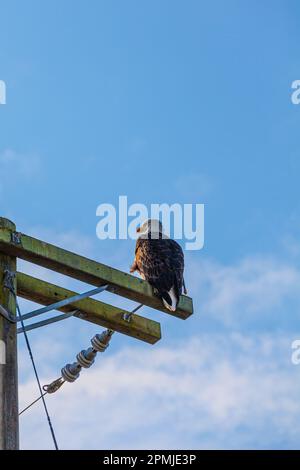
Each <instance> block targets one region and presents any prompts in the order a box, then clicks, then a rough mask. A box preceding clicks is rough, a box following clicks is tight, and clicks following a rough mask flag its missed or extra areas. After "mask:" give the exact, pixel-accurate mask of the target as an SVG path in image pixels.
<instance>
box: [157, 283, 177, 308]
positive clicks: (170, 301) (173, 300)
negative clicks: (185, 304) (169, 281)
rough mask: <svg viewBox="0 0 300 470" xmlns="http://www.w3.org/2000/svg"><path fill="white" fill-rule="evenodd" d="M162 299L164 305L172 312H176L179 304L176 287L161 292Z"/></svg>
mask: <svg viewBox="0 0 300 470" xmlns="http://www.w3.org/2000/svg"><path fill="white" fill-rule="evenodd" d="M161 297H162V301H163V303H164V306H165V307H166V308H167V309H168V310H170V311H171V312H175V311H176V308H177V305H178V301H179V299H178V297H177V296H176V292H175V289H174V287H172V288H171V289H170V290H169V292H162V293H161Z"/></svg>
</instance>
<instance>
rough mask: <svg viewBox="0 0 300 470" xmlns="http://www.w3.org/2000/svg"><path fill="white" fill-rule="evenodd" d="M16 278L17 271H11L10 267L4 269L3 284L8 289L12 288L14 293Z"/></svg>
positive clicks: (11, 290)
mask: <svg viewBox="0 0 300 470" xmlns="http://www.w3.org/2000/svg"><path fill="white" fill-rule="evenodd" d="M15 279H16V273H15V272H14V271H10V270H9V269H5V270H4V279H3V285H4V287H6V289H8V290H10V292H11V293H12V294H15Z"/></svg>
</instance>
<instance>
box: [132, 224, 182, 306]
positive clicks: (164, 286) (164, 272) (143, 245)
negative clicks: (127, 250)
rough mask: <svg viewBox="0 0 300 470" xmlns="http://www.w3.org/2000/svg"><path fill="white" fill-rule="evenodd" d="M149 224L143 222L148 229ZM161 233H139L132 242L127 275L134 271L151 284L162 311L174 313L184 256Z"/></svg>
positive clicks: (178, 295) (178, 247) (178, 246)
mask: <svg viewBox="0 0 300 470" xmlns="http://www.w3.org/2000/svg"><path fill="white" fill-rule="evenodd" d="M149 222H151V221H147V224H148V226H150V223H149ZM152 224H153V223H152ZM144 225H145V224H144ZM159 227H161V225H160V226H159ZM161 232H162V228H161V229H160V230H159V231H158V232H156V233H154V234H153V233H151V231H147V230H144V231H143V232H142V235H141V237H140V238H138V240H137V242H136V249H135V260H134V263H133V265H132V267H131V272H134V271H138V272H139V273H140V275H141V276H142V278H143V279H145V280H146V281H148V282H149V283H150V284H151V286H152V287H153V288H154V290H155V292H156V293H157V295H158V296H159V297H160V298H161V299H162V300H163V301H164V304H165V305H166V307H167V308H169V309H170V310H173V311H174V310H176V307H177V304H178V301H179V297H180V295H181V293H182V287H183V284H184V281H183V271H184V255H183V251H182V248H181V247H180V245H179V244H178V243H177V242H176V241H174V240H171V239H169V238H167V237H166V236H164V235H162V233H161Z"/></svg>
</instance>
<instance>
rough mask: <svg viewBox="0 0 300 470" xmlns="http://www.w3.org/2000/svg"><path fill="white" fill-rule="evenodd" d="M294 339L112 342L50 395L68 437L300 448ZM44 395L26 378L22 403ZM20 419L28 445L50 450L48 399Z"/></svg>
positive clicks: (89, 441) (89, 444) (68, 441)
mask: <svg viewBox="0 0 300 470" xmlns="http://www.w3.org/2000/svg"><path fill="white" fill-rule="evenodd" d="M290 342H291V338H289V337H281V336H279V335H278V336H273V337H272V336H260V337H257V338H254V337H249V336H242V335H239V334H231V335H230V336H228V337H224V336H223V335H217V334H212V335H205V336H203V337H201V338H195V337H194V338H190V339H189V340H188V341H185V342H184V343H180V344H174V345H173V347H168V348H166V347H163V346H159V347H154V348H150V347H144V348H137V347H130V348H125V349H123V350H122V351H120V352H118V353H115V354H112V351H109V350H108V351H107V352H106V353H105V356H104V355H102V356H101V357H98V359H97V365H94V366H93V368H92V369H91V370H88V371H83V372H82V374H81V377H80V378H79V379H78V381H77V382H76V383H74V384H66V385H65V386H64V387H63V388H62V389H61V391H60V392H58V393H57V394H56V395H55V396H51V397H49V398H48V404H49V407H50V410H51V414H52V416H53V422H54V425H55V428H56V430H57V434H58V439H59V442H60V445H61V447H62V448H82V449H83V448H94V449H97V448H123V449H127V448H132V449H134V448H175V449H176V448H270V447H282V448H284V447H292V448H297V447H299V439H300V402H299V399H298V390H299V385H300V374H299V370H300V369H297V367H296V366H293V365H292V364H291V362H290V354H291V350H290ZM49 347H50V345H49ZM112 347H113V346H111V348H112ZM54 377H55V373H53V378H54ZM48 379H49V378H48ZM47 381H48V380H46V379H45V378H44V380H43V383H45V382H46V383H47ZM36 393H37V392H36V386H35V384H34V383H32V382H27V383H24V384H22V385H21V389H20V396H21V403H22V406H23V405H24V404H27V403H28V402H30V401H31V399H32V398H33V397H35V396H36ZM21 425H22V428H21V429H22V433H21V443H22V448H34V449H37V448H49V447H50V448H51V440H50V435H49V433H48V429H47V426H46V423H45V419H44V417H43V414H42V409H41V407H40V406H39V405H36V406H35V407H33V408H32V409H31V411H30V412H27V413H26V414H24V415H23V416H22V418H21Z"/></svg>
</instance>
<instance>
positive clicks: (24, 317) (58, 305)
mask: <svg viewBox="0 0 300 470" xmlns="http://www.w3.org/2000/svg"><path fill="white" fill-rule="evenodd" d="M106 288H107V285H105V286H101V287H97V288H96V289H92V290H89V291H87V292H83V293H82V294H76V295H73V296H72V297H68V298H67V299H64V300H60V301H59V302H55V303H54V304H51V305H47V306H46V307H42V308H39V309H38V310H33V311H32V312H29V313H26V314H25V315H22V316H21V317H20V318H18V319H17V321H18V322H22V324H23V321H24V320H28V319H29V318H33V317H36V316H38V315H42V314H43V313H47V312H50V311H51V310H58V309H60V308H62V307H65V306H66V305H69V304H73V303H75V302H78V301H79V300H82V299H85V298H87V297H91V296H92V295H96V294H99V292H102V291H104V290H106ZM77 312H78V310H77V309H76V310H73V311H72V312H68V313H64V314H62V315H57V316H56V317H53V318H49V319H47V320H43V321H40V322H37V323H31V324H30V325H28V326H25V327H24V329H23V327H21V328H18V330H17V333H22V332H23V331H24V330H25V331H30V330H34V329H35V328H40V327H42V326H45V325H50V324H51V323H56V322H58V321H61V320H65V319H67V318H70V317H72V316H73V315H74V314H75V313H77Z"/></svg>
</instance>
